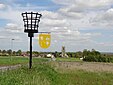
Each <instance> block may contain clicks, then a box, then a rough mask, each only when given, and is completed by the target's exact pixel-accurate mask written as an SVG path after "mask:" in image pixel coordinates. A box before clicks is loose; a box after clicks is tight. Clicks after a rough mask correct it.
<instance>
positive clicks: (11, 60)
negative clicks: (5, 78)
mask: <svg viewBox="0 0 113 85" xmlns="http://www.w3.org/2000/svg"><path fill="white" fill-rule="evenodd" d="M42 61H48V59H46V58H33V62H42ZM28 62H29V57H18V56H17V57H16V56H13V57H10V56H0V66H8V65H16V64H27V63H28Z"/></svg>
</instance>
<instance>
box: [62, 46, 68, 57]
mask: <svg viewBox="0 0 113 85" xmlns="http://www.w3.org/2000/svg"><path fill="white" fill-rule="evenodd" d="M61 57H63V58H68V57H69V56H68V55H67V54H66V51H65V46H62V53H61Z"/></svg>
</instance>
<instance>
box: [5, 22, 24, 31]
mask: <svg viewBox="0 0 113 85" xmlns="http://www.w3.org/2000/svg"><path fill="white" fill-rule="evenodd" d="M5 28H6V30H7V31H10V32H22V31H23V30H22V28H21V27H20V26H18V25H17V24H14V23H8V24H7V25H6V27H5Z"/></svg>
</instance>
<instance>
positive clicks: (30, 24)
mask: <svg viewBox="0 0 113 85" xmlns="http://www.w3.org/2000/svg"><path fill="white" fill-rule="evenodd" d="M22 16H23V21H24V32H27V33H38V27H39V22H40V18H41V16H42V15H41V14H39V13H38V12H36V13H33V12H25V13H22Z"/></svg>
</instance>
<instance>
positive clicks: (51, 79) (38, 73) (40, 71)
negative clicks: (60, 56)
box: [0, 62, 113, 85]
mask: <svg viewBox="0 0 113 85" xmlns="http://www.w3.org/2000/svg"><path fill="white" fill-rule="evenodd" d="M0 85H113V73H106V72H98V73H95V72H87V71H83V70H71V71H69V70H67V69H66V70H65V69H63V70H62V69H59V68H57V69H56V67H54V66H53V65H52V63H50V62H48V63H47V62H46V63H35V64H34V65H33V68H32V69H28V67H27V66H22V67H21V68H18V69H16V70H8V71H5V72H0Z"/></svg>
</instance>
